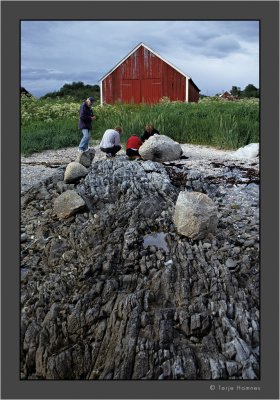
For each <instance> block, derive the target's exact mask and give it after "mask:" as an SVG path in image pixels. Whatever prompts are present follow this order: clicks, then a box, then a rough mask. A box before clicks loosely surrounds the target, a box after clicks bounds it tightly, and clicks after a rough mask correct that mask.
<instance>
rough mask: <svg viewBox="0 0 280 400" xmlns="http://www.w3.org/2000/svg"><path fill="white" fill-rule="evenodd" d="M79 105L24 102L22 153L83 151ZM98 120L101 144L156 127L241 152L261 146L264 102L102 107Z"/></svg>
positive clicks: (96, 130)
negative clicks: (119, 130) (107, 135)
mask: <svg viewBox="0 0 280 400" xmlns="http://www.w3.org/2000/svg"><path fill="white" fill-rule="evenodd" d="M79 106H80V104H79V103H76V102H74V101H72V100H71V98H69V99H67V100H66V101H65V100H61V99H45V100H36V99H29V98H26V97H22V102H21V151H22V153H23V154H25V155H28V154H31V153H33V152H39V151H43V150H47V149H59V148H63V147H70V146H78V144H79V142H80V139H81V132H80V131H79V130H78V128H77V126H78V119H79ZM94 112H95V114H96V116H97V120H96V121H95V123H94V128H93V132H92V139H93V140H98V141H99V140H100V139H101V137H102V134H103V133H104V131H105V130H106V129H107V128H113V127H114V126H116V125H122V126H123V130H124V132H123V135H122V142H123V144H124V143H125V142H126V140H127V138H128V137H129V136H130V135H131V134H137V135H140V134H142V132H143V128H144V126H145V124H146V123H148V122H151V123H152V124H153V125H154V126H155V127H156V128H157V129H158V130H159V132H160V133H161V134H165V135H167V136H169V137H171V138H172V139H174V140H175V141H177V142H179V143H192V144H202V145H210V146H214V147H217V148H222V149H237V148H239V147H242V146H245V145H246V144H248V143H251V142H259V102H258V100H253V99H252V100H239V101H235V102H233V101H221V100H218V99H214V98H207V99H204V100H201V101H200V102H199V103H182V102H168V101H163V102H161V103H159V104H155V105H152V106H151V105H146V104H141V105H125V104H124V105H121V104H120V105H116V106H110V105H106V106H103V107H101V106H100V105H96V106H95V107H94Z"/></svg>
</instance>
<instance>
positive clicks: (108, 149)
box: [100, 126, 122, 158]
mask: <svg viewBox="0 0 280 400" xmlns="http://www.w3.org/2000/svg"><path fill="white" fill-rule="evenodd" d="M121 133H122V128H121V127H120V126H116V127H115V128H114V129H107V130H106V131H105V132H104V134H103V137H102V140H101V142H100V150H101V151H103V152H104V153H106V157H107V158H110V157H115V155H116V153H117V152H118V151H120V149H121V148H122V146H121V140H120V135H121Z"/></svg>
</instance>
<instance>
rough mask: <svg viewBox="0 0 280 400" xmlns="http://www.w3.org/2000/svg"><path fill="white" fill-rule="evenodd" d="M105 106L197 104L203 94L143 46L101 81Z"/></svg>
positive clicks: (167, 63)
mask: <svg viewBox="0 0 280 400" xmlns="http://www.w3.org/2000/svg"><path fill="white" fill-rule="evenodd" d="M100 88H101V93H100V102H101V104H103V103H107V104H114V103H118V102H121V103H136V104H139V103H149V104H152V103H158V102H159V100H160V99H161V98H162V97H168V98H169V99H170V100H171V101H175V100H179V101H184V102H197V101H198V99H199V92H200V90H199V89H198V87H197V86H196V84H195V83H194V82H193V81H192V79H191V78H190V77H189V76H188V75H186V74H184V73H183V72H182V71H180V70H179V69H178V68H176V67H175V66H174V65H172V64H170V63H169V62H168V61H166V60H164V59H163V58H162V57H161V56H160V55H159V54H157V53H156V52H155V51H153V50H152V49H150V48H149V47H148V46H146V45H145V44H143V43H140V44H139V45H138V46H136V47H135V48H134V49H133V50H132V51H131V52H130V53H129V54H128V55H127V56H126V57H125V58H123V59H122V60H121V61H120V62H119V63H118V64H117V65H116V66H115V67H114V68H112V69H111V70H110V71H109V72H108V73H107V74H106V75H105V76H104V77H103V78H102V79H101V84H100Z"/></svg>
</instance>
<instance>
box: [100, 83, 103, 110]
mask: <svg viewBox="0 0 280 400" xmlns="http://www.w3.org/2000/svg"><path fill="white" fill-rule="evenodd" d="M102 104H103V90H102V82H101V85H100V105H101V106H102Z"/></svg>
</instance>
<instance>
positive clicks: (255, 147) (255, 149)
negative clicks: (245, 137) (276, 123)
mask: <svg viewBox="0 0 280 400" xmlns="http://www.w3.org/2000/svg"><path fill="white" fill-rule="evenodd" d="M258 155H259V143H250V144H248V145H247V146H244V147H240V149H238V150H236V151H235V152H234V153H233V154H232V157H233V158H239V159H240V158H255V157H257V156H258Z"/></svg>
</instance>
